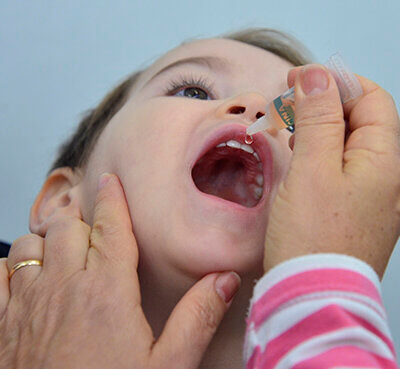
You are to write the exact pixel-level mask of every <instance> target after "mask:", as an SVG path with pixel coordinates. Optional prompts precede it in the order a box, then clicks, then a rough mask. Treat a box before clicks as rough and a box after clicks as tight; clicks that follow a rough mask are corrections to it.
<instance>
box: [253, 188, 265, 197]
mask: <svg viewBox="0 0 400 369" xmlns="http://www.w3.org/2000/svg"><path fill="white" fill-rule="evenodd" d="M262 194H263V189H262V188H261V187H254V197H255V198H256V199H260V198H261V196H262Z"/></svg>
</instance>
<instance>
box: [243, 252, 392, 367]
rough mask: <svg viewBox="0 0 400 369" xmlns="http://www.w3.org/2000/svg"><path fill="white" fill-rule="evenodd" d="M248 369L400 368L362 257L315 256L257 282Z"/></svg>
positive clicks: (375, 282) (378, 295) (373, 278)
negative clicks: (359, 258)
mask: <svg viewBox="0 0 400 369" xmlns="http://www.w3.org/2000/svg"><path fill="white" fill-rule="evenodd" d="M244 359H245V361H246V362H247V363H246V368H247V369H250V368H288V367H290V368H296V369H302V368H304V369H306V368H307V369H310V368H319V369H321V368H336V367H337V368H339V367H340V368H343V367H346V368H353V367H354V368H398V366H397V365H396V354H395V351H394V347H393V342H392V339H391V336H390V331H389V328H388V325H387V319H386V313H385V309H384V307H383V304H382V300H381V293H380V283H379V279H378V276H377V275H376V273H375V272H374V270H373V269H372V268H371V267H370V266H368V265H367V264H366V263H363V262H362V261H360V260H358V259H356V258H353V257H349V256H345V255H339V254H316V255H308V256H303V257H298V258H295V259H292V260H290V261H286V262H284V263H282V264H280V265H278V266H277V267H275V268H273V269H272V270H270V271H269V272H268V273H267V274H266V275H264V277H263V278H262V279H260V281H258V283H257V285H256V287H255V290H254V295H253V299H252V301H251V305H250V311H249V316H248V319H247V331H246V339H245V350H244Z"/></svg>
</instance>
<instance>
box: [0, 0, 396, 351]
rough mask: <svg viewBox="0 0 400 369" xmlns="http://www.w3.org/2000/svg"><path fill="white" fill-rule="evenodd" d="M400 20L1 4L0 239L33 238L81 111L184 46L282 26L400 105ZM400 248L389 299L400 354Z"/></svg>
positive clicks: (311, 4) (346, 11)
mask: <svg viewBox="0 0 400 369" xmlns="http://www.w3.org/2000/svg"><path fill="white" fill-rule="evenodd" d="M399 14H400V1H399V0H391V1H385V0H379V1H378V0H376V1H372V0H358V1H355V0H353V1H351V0H347V1H345V0H342V1H340V0H336V1H329V2H328V1H307V0H303V1H301V2H299V1H292V0H286V1H267V0H264V1H261V0H260V1H252V0H248V1H237V0H236V1H235V0H231V1H225V0H220V1H219V0H215V1H211V0H198V1H192V0H186V1H184V0H183V1H179V0H170V1H162V0H159V1H153V0H147V1H138V0H130V1H129V0H113V1H106V0H86V1H81V0H79V1H78V0H64V1H62V0H60V1H54V0H47V1H46V0H36V1H28V0H26V1H24V0H0V173H1V178H2V180H1V181H0V209H1V210H0V239H3V240H6V241H12V240H13V239H15V238H16V237H18V236H20V235H22V234H24V233H27V232H28V214H29V208H30V205H31V204H32V202H33V200H34V198H35V195H36V193H37V192H38V191H39V189H40V186H41V184H42V181H43V179H44V178H45V175H46V172H47V170H48V168H49V166H50V163H51V162H52V160H53V158H54V155H55V152H56V148H57V146H58V145H59V143H60V142H61V141H62V140H63V139H64V138H65V137H66V136H67V135H68V134H69V133H71V132H72V129H73V127H74V126H75V125H76V124H77V122H78V120H79V118H80V116H81V113H83V112H84V111H85V110H86V109H88V108H90V107H93V106H94V104H96V103H97V102H98V101H99V99H100V98H101V97H102V96H103V95H104V94H105V93H106V92H107V91H108V90H109V89H110V88H111V87H112V86H114V85H115V84H116V82H118V81H119V80H121V79H122V77H123V76H126V75H127V74H129V73H130V72H131V71H132V70H134V69H136V68H138V67H140V66H142V65H143V64H147V63H148V62H150V61H151V60H153V59H154V58H156V57H158V56H160V55H161V54H162V53H164V52H165V51H167V50H168V49H170V48H172V47H174V46H176V45H177V44H178V43H180V42H181V41H183V40H184V39H187V38H191V37H194V36H199V37H208V36H212V35H216V34H219V33H223V32H226V31H228V30H235V29H238V28H242V27H250V26H266V27H276V28H279V29H282V30H284V31H287V32H290V33H291V34H293V35H294V36H296V37H297V38H299V39H300V40H302V41H303V42H304V43H305V44H306V45H307V46H308V47H309V48H310V49H311V50H312V52H313V53H314V55H315V56H316V58H317V60H318V61H320V62H324V61H325V59H326V58H327V57H328V56H330V55H331V54H332V53H333V52H335V51H337V50H340V51H341V52H342V53H343V55H344V56H345V59H346V60H347V61H348V63H349V64H350V66H351V67H352V69H354V71H355V72H357V73H358V74H361V75H365V76H367V77H368V78H370V79H372V80H374V81H376V82H377V83H379V84H380V85H382V86H383V87H384V88H386V89H387V90H388V91H389V92H390V93H391V94H392V95H393V96H394V98H395V100H396V102H397V106H398V107H399V106H400V105H399V103H400V83H399V82H400V77H399V67H398V66H399V65H400V47H399V41H398V40H399V37H400V22H399V18H398V17H399ZM399 249H400V247H398V248H397V249H396V250H395V252H394V254H393V257H392V259H391V262H390V265H389V268H388V270H387V273H386V276H385V278H384V281H383V295H384V301H385V304H386V308H387V311H388V315H389V318H390V325H391V329H392V333H393V335H394V339H395V341H396V345H397V351H398V352H399V353H400V314H399V311H400V289H399V287H398V286H399V282H400V250H399Z"/></svg>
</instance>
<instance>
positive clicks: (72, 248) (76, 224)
mask: <svg viewBox="0 0 400 369" xmlns="http://www.w3.org/2000/svg"><path fill="white" fill-rule="evenodd" d="M89 235H90V227H89V226H88V225H87V224H86V223H84V222H83V221H82V220H80V219H79V218H76V217H64V218H62V219H59V220H58V221H57V222H54V223H52V224H50V225H49V228H48V230H47V232H46V237H45V242H44V260H43V272H44V273H46V274H47V273H49V274H52V275H53V276H54V277H56V276H62V277H66V276H69V275H71V274H74V273H75V272H77V271H79V270H83V269H85V266H86V260H87V253H88V249H89ZM54 277H52V278H54Z"/></svg>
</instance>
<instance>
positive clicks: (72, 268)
mask: <svg viewBox="0 0 400 369" xmlns="http://www.w3.org/2000/svg"><path fill="white" fill-rule="evenodd" d="M99 188H100V190H99V192H98V195H97V199H96V205H95V213H94V214H95V215H94V221H93V227H92V228H90V227H89V226H88V225H87V224H86V223H84V222H82V221H81V220H80V219H78V218H73V217H69V218H67V217H66V218H63V219H61V220H58V221H57V222H54V223H53V224H50V225H49V229H48V231H47V233H46V236H45V238H42V237H40V236H38V235H34V234H30V235H27V236H23V237H21V238H19V239H17V240H16V241H15V242H14V243H13V245H12V247H11V250H10V254H9V257H8V259H1V263H0V331H1V335H0V352H1V355H0V367H1V368H16V367H18V368H27V369H28V368H39V367H40V368H52V369H54V368H61V367H62V368H71V369H72V368H86V369H89V368H96V369H99V368H107V369H109V368H141V369H145V368H172V367H173V368H182V369H183V368H196V367H197V366H198V365H199V363H200V360H201V358H202V356H203V354H204V352H205V350H206V348H207V346H208V344H209V342H210V341H211V339H212V337H213V335H214V333H215V331H216V329H217V327H218V325H219V323H220V321H221V320H222V318H223V316H224V314H225V312H226V311H227V309H228V308H229V306H230V303H231V301H232V297H233V295H234V294H235V292H236V291H237V289H238V288H239V283H240V279H239V277H238V276H237V275H235V274H234V273H229V272H228V273H215V274H210V275H207V276H205V277H204V278H202V279H201V280H200V281H199V282H198V283H196V284H195V285H194V286H193V287H192V288H191V289H190V290H189V291H188V293H187V294H186V295H185V296H184V297H183V298H182V300H181V301H180V302H179V303H178V305H177V306H176V307H175V309H174V310H173V312H172V315H171V317H170V318H169V320H168V322H167V324H166V326H165V329H164V331H163V332H162V334H161V336H160V338H159V339H158V340H157V341H155V339H154V336H153V332H152V330H151V328H150V326H149V324H148V322H147V320H146V318H145V316H144V313H143V310H142V307H141V296H140V288H139V278H138V274H137V270H136V269H137V265H138V248H137V244H136V240H135V237H134V235H133V233H132V225H131V221H130V217H129V213H128V207H127V204H126V200H125V196H124V192H123V189H122V186H121V184H120V182H119V181H118V179H117V178H116V177H115V176H112V175H109V174H106V175H103V176H102V177H101V180H100V185H99ZM26 260H37V261H38V262H37V263H38V264H39V265H30V266H25V267H23V268H20V269H16V268H15V266H16V265H17V264H18V263H20V262H22V261H26ZM41 262H42V263H41ZM9 273H10V277H9ZM187 337H190V338H191V339H190V340H188V339H187Z"/></svg>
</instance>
